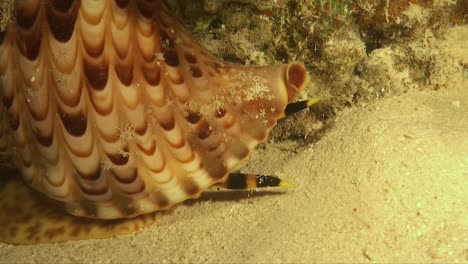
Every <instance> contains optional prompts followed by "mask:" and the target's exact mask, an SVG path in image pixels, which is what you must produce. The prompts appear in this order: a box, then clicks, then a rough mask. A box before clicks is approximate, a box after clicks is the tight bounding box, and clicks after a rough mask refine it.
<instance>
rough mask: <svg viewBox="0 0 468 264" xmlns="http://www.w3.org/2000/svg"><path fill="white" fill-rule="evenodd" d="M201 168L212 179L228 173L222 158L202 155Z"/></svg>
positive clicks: (217, 178)
mask: <svg viewBox="0 0 468 264" xmlns="http://www.w3.org/2000/svg"><path fill="white" fill-rule="evenodd" d="M203 168H204V169H205V170H206V172H208V175H209V176H210V177H211V178H212V179H214V180H219V179H221V178H222V177H224V176H225V175H226V174H227V173H228V171H227V168H226V164H225V163H224V160H222V159H217V158H211V157H204V158H203Z"/></svg>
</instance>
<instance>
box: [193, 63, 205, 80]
mask: <svg viewBox="0 0 468 264" xmlns="http://www.w3.org/2000/svg"><path fill="white" fill-rule="evenodd" d="M190 74H191V75H192V77H194V78H201V77H203V73H202V71H201V70H200V68H199V67H198V66H195V65H191V66H190Z"/></svg>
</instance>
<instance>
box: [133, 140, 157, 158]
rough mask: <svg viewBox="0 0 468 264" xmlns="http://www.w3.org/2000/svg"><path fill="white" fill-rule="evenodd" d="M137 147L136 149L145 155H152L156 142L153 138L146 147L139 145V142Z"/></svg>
mask: <svg viewBox="0 0 468 264" xmlns="http://www.w3.org/2000/svg"><path fill="white" fill-rule="evenodd" d="M137 147H138V149H139V150H140V151H141V152H143V153H144V154H145V155H147V156H153V154H154V152H155V151H156V142H155V141H154V140H153V141H152V142H151V146H150V147H149V148H148V149H146V148H145V147H143V146H142V145H140V143H137Z"/></svg>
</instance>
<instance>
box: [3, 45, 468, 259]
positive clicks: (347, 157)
mask: <svg viewBox="0 0 468 264" xmlns="http://www.w3.org/2000/svg"><path fill="white" fill-rule="evenodd" d="M464 54H465V55H466V56H467V58H468V53H467V52H466V51H465V52H464ZM465 59H466V58H465ZM467 65H468V59H467ZM243 170H244V171H246V172H251V173H261V174H273V175H278V176H281V177H282V178H284V179H287V180H288V181H290V182H292V183H294V184H295V185H296V188H294V189H292V190H289V191H286V192H281V193H267V194H265V193H259V192H258V193H227V194H226V193H224V194H222V193H215V194H209V195H204V196H202V199H199V200H197V201H190V202H187V203H185V204H183V205H181V206H179V207H177V208H175V209H174V210H173V211H172V212H171V213H170V214H164V215H163V216H162V217H161V219H160V220H159V221H157V222H156V223H155V224H154V225H152V226H150V227H148V228H146V229H145V230H143V231H141V232H138V233H136V234H133V235H127V236H120V237H116V238H110V239H103V240H86V241H72V242H66V243H60V244H44V245H34V246H12V245H6V244H1V243H0V263H52V262H55V263H65V262H73V263H123V262H124V263H136V262H145V263H149V262H152V263H155V262H158V263H162V262H169V263H180V262H185V263H200V262H211V263H213V262H215V263H227V262H230V263H241V262H242V263H244V262H249V263H274V262H282V263H285V262H286V263H292V262H294V263H296V262H305V263H311V262H333V263H338V262H340V263H351V262H353V263H356V262H387V263H389V262H392V263H393V262H404V263H421V262H438V263H447V262H452V263H453V262H458V263H467V262H468V208H467V205H468V195H467V190H468V178H467V177H468V81H466V80H465V82H464V83H461V84H459V87H445V89H440V90H439V91H430V90H425V91H411V92H408V93H403V94H400V95H398V96H396V95H395V96H389V97H387V98H384V99H381V100H378V101H376V102H374V103H371V104H368V105H366V106H364V107H358V108H353V109H351V110H348V111H345V112H342V113H340V114H339V116H338V117H337V118H336V120H335V122H334V123H333V124H332V126H331V128H329V129H328V130H327V131H326V132H325V133H323V137H322V138H321V139H320V140H319V141H317V142H316V143H310V144H302V145H301V146H298V145H297V143H293V142H282V143H267V144H265V145H264V147H263V148H259V149H258V150H257V151H256V152H255V153H254V154H253V156H252V158H251V160H250V163H248V165H247V166H246V167H245V168H244V169H243Z"/></svg>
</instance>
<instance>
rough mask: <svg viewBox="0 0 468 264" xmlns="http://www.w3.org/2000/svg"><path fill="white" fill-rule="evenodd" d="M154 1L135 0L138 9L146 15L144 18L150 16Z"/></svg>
mask: <svg viewBox="0 0 468 264" xmlns="http://www.w3.org/2000/svg"><path fill="white" fill-rule="evenodd" d="M154 3H155V1H152V0H138V1H137V6H138V11H140V13H141V14H142V15H143V16H144V17H146V18H151V17H152V16H153V14H154V10H155V5H154Z"/></svg>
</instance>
